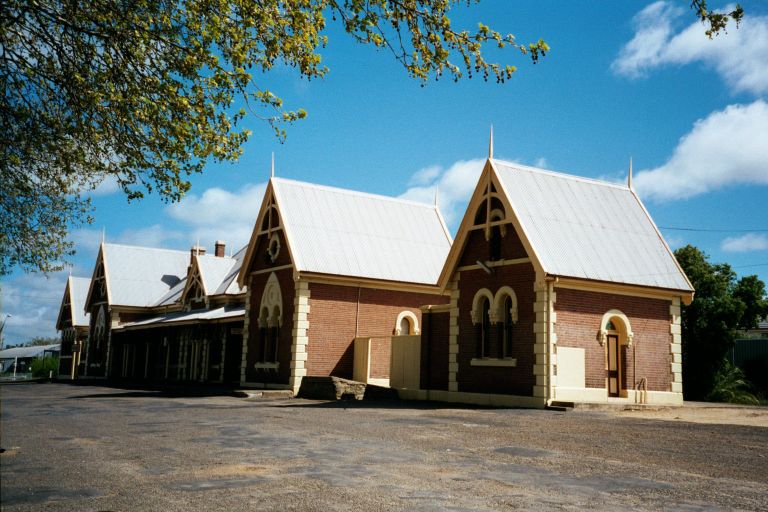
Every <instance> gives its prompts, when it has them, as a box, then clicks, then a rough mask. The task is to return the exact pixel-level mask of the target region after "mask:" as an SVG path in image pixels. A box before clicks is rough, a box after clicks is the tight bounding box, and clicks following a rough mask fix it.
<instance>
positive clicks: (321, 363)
mask: <svg viewBox="0 0 768 512" xmlns="http://www.w3.org/2000/svg"><path fill="white" fill-rule="evenodd" d="M358 290H359V300H360V307H359V316H358ZM309 292H310V298H309V315H308V317H309V331H308V336H309V345H308V346H307V351H308V352H309V356H308V357H309V359H308V361H307V374H308V375H310V376H326V375H333V376H336V377H343V378H348V379H351V378H352V367H353V363H354V360H353V358H354V343H353V341H354V339H355V327H356V325H357V335H358V336H370V337H375V336H385V337H387V336H392V334H393V333H394V330H395V322H396V320H397V316H398V315H399V314H400V312H401V311H403V310H409V311H412V312H413V313H414V314H415V315H416V318H418V319H419V324H421V312H420V310H419V309H418V308H419V306H421V305H422V304H444V303H446V302H447V301H448V298H447V297H444V296H440V295H430V294H424V293H410V292H400V291H391V290H381V289H373V288H357V287H354V286H340V285H331V284H321V283H310V285H309ZM375 356H376V357H374V360H373V361H372V368H373V367H374V366H375V367H376V368H377V370H376V371H377V373H379V374H381V368H384V367H386V376H387V377H388V376H389V347H387V349H386V351H384V350H379V351H378V352H376V353H375ZM382 357H386V361H379V360H377V358H382Z"/></svg>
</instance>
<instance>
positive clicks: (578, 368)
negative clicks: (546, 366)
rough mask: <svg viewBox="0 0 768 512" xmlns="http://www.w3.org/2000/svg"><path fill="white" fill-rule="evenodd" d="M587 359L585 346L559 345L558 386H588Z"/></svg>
mask: <svg viewBox="0 0 768 512" xmlns="http://www.w3.org/2000/svg"><path fill="white" fill-rule="evenodd" d="M585 360H586V359H585V354H584V349H583V348H573V347H562V346H560V347H557V383H558V387H564V388H584V387H586V383H587V380H586V372H585V369H584V368H585Z"/></svg>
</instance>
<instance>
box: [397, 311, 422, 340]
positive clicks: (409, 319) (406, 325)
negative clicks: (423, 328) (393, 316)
mask: <svg viewBox="0 0 768 512" xmlns="http://www.w3.org/2000/svg"><path fill="white" fill-rule="evenodd" d="M415 334H419V319H418V318H416V315H415V314H414V313H413V312H412V311H408V310H405V311H401V312H400V314H399V315H397V320H396V321H395V336H410V335H415Z"/></svg>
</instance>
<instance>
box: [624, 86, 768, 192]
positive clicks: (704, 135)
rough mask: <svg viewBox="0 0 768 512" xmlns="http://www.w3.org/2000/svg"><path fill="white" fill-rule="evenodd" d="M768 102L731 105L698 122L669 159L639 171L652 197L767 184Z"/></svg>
mask: <svg viewBox="0 0 768 512" xmlns="http://www.w3.org/2000/svg"><path fill="white" fill-rule="evenodd" d="M766 141H768V103H766V102H765V101H763V100H757V101H755V102H754V103H751V104H749V105H730V106H728V107H726V108H725V110H722V111H717V112H713V113H711V114H710V115H709V116H707V117H706V118H705V119H699V120H698V121H696V123H694V125H693V129H692V130H691V131H690V132H689V133H688V134H686V135H684V136H683V137H682V138H681V139H680V141H679V142H678V145H677V147H676V148H675V150H674V151H673V153H672V156H671V157H670V158H669V160H667V162H666V163H665V164H664V165H662V166H660V167H657V168H655V169H646V170H642V171H640V172H638V173H637V174H636V176H635V178H634V185H635V187H636V188H637V190H638V192H639V193H640V194H641V195H643V196H645V197H649V198H652V199H657V200H670V199H681V198H687V197H692V196H695V195H699V194H703V193H706V192H708V191H710V190H715V189H719V188H722V187H726V186H729V185H736V184H757V185H768V143H767V142H766Z"/></svg>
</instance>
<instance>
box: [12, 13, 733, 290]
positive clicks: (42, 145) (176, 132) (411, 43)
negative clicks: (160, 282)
mask: <svg viewBox="0 0 768 512" xmlns="http://www.w3.org/2000/svg"><path fill="white" fill-rule="evenodd" d="M477 1H479V0H181V1H167V0H161V1H151V0H131V1H124V0H89V1H87V2H86V1H83V0H6V1H4V2H1V3H0V84H1V85H2V88H3V91H4V94H3V96H2V99H0V180H1V181H2V189H1V190H0V216H2V219H3V223H2V229H0V256H1V258H0V275H1V274H4V273H8V272H10V270H11V268H12V267H14V266H19V267H20V268H23V269H25V270H41V271H54V270H57V269H60V268H61V267H62V263H63V261H64V260H66V258H67V256H70V255H71V254H72V243H71V242H69V241H67V237H66V235H67V231H68V229H69V228H71V227H73V226H76V225H78V224H81V223H85V222H90V220H91V219H90V217H89V213H90V212H91V204H90V201H89V200H88V198H87V192H88V191H89V190H91V189H93V188H94V187H96V186H97V185H99V184H100V183H101V182H103V181H104V180H105V179H111V180H115V181H116V182H117V183H118V184H119V186H120V187H122V189H123V191H124V192H125V193H126V195H127V197H128V198H129V199H138V198H141V197H143V196H144V194H145V193H150V192H155V193H157V194H158V195H159V196H160V197H161V198H162V199H163V200H166V201H177V200H179V199H180V198H181V197H182V196H183V195H184V193H185V192H187V190H188V189H189V187H190V182H189V176H190V175H193V174H194V173H198V172H201V171H202V170H203V169H204V167H205V165H206V164H207V163H208V162H211V161H214V162H220V161H233V160H236V159H237V158H238V157H239V156H240V154H241V151H242V146H243V143H244V142H245V141H246V140H247V138H248V136H249V135H250V133H249V131H248V130H247V129H245V128H244V127H243V126H242V124H243V123H242V121H243V118H244V117H245V116H246V115H247V114H248V113H250V114H252V115H253V116H256V117H257V118H259V119H262V120H264V121H265V122H267V123H269V124H270V125H271V126H272V128H273V129H274V131H275V133H276V135H277V136H278V137H280V138H283V137H285V127H286V125H287V124H289V123H292V122H294V121H297V120H299V119H302V118H304V117H305V116H306V112H305V111H304V110H302V109H300V108H299V109H295V110H293V109H288V108H286V107H285V106H284V105H283V101H282V100H281V99H280V97H279V96H278V95H277V94H275V93H274V92H273V91H271V90H269V88H268V87H266V85H265V84H266V78H265V75H266V74H267V73H268V72H269V71H270V70H271V69H272V68H273V67H274V66H275V65H277V64H284V65H287V66H290V67H292V68H294V69H295V70H296V71H297V73H298V74H299V75H300V76H301V77H304V78H306V79H313V78H318V77H322V76H323V75H325V74H326V73H327V71H328V70H327V68H326V67H325V66H324V65H323V63H322V60H321V55H320V51H321V50H322V48H323V47H325V45H326V44H327V43H328V38H327V36H326V35H325V29H326V24H327V23H328V21H329V20H330V21H331V22H338V23H341V25H342V26H343V28H344V30H345V31H346V32H347V33H348V34H349V35H350V36H352V37H353V38H354V39H355V40H357V41H359V42H361V43H364V44H369V45H372V46H374V47H377V48H381V49H386V50H388V51H390V52H391V53H392V54H393V56H394V58H395V59H396V60H397V61H398V62H400V63H401V64H402V65H403V66H404V68H405V70H406V72H407V73H408V74H409V75H410V76H412V77H413V78H415V79H417V80H420V81H422V83H424V82H426V81H427V80H428V79H429V78H430V77H435V78H439V77H441V76H445V75H447V76H448V77H450V78H452V79H454V80H458V79H460V78H463V77H471V76H473V75H480V76H482V77H483V78H484V79H486V80H487V79H489V78H491V79H495V80H496V81H499V82H503V81H505V80H507V79H509V78H510V77H511V76H512V74H513V73H514V72H515V70H516V68H515V66H512V65H502V64H499V63H496V62H489V61H487V60H486V59H485V58H484V57H483V54H482V49H483V47H484V45H486V44H490V45H493V46H495V47H498V48H502V49H508V50H513V51H516V52H519V53H522V54H523V55H527V56H528V57H529V58H530V59H531V60H532V61H533V62H536V61H537V60H538V59H539V57H540V56H542V55H544V54H545V52H547V51H548V50H549V47H548V46H547V44H546V43H545V42H544V41H542V40H538V41H534V42H531V43H519V42H518V41H517V40H516V39H515V37H514V36H513V35H512V34H505V33H501V32H498V31H496V30H493V29H491V28H490V27H488V26H487V25H484V24H482V23H480V24H479V25H478V27H477V28H476V29H474V30H463V29H457V28H455V27H454V26H453V24H452V23H451V19H450V15H451V14H452V9H453V8H454V7H456V5H458V4H473V3H476V2H477ZM692 7H694V8H696V9H698V10H697V15H698V16H699V17H701V19H702V21H704V22H709V23H710V30H711V31H714V33H717V31H719V30H721V29H722V28H723V27H724V26H725V21H727V17H726V18H725V19H723V18H721V17H718V16H719V15H718V16H714V15H713V13H711V12H710V11H709V10H708V9H707V7H706V3H705V2H704V1H695V2H693V5H692ZM731 16H732V14H731ZM708 33H711V32H708ZM238 104H244V105H245V108H237V105H238Z"/></svg>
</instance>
